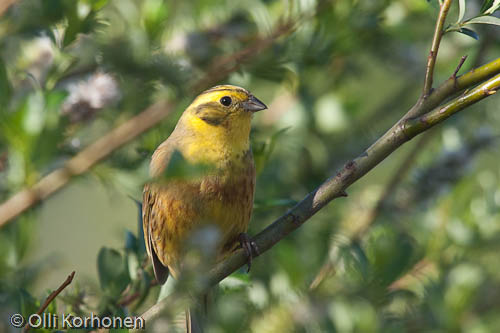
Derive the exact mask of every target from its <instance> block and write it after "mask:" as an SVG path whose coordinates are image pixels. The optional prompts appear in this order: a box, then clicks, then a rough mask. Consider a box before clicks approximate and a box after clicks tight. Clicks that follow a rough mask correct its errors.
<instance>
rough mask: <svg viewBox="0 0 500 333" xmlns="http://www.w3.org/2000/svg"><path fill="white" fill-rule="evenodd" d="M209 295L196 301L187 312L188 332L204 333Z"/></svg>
mask: <svg viewBox="0 0 500 333" xmlns="http://www.w3.org/2000/svg"><path fill="white" fill-rule="evenodd" d="M208 302H209V293H207V294H205V295H203V296H201V297H200V298H199V299H198V300H196V301H195V302H194V303H193V304H192V305H191V307H190V308H189V309H187V310H186V332H188V333H203V327H204V326H205V322H206V319H207V313H208Z"/></svg>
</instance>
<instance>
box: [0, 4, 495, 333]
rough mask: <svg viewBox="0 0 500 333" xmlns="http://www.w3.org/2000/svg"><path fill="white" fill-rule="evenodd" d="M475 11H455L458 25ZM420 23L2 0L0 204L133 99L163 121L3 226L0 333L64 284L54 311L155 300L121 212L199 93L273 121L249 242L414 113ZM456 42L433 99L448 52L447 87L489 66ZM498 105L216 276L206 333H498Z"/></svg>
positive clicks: (422, 10) (374, 12)
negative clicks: (248, 102) (216, 93)
mask: <svg viewBox="0 0 500 333" xmlns="http://www.w3.org/2000/svg"><path fill="white" fill-rule="evenodd" d="M457 3H458V1H457V2H456V3H455V4H454V5H453V6H452V9H451V11H450V14H449V21H450V22H452V23H453V22H455V21H456V18H457V16H458V12H459V10H458V4H457ZM492 4H493V1H473V0H469V1H467V2H466V11H465V18H470V17H474V16H478V15H481V13H484V12H485V10H487V9H488V8H489V6H491V5H492ZM9 5H10V6H9ZM438 11H439V4H438V2H437V1H434V0H433V1H425V0H394V1H391V0H377V1H374V0H356V1H351V0H337V1H334V0H330V1H329V0H245V1H229V0H199V1H194V0H193V1H162V0H71V1H69V0H67V1H66V0H29V1H28V0H25V1H4V2H2V4H1V5H0V200H1V201H5V200H7V199H8V198H9V197H11V196H12V195H14V194H15V193H16V192H18V191H20V190H21V189H23V188H26V187H29V186H32V185H33V184H35V183H36V182H37V181H38V180H39V179H40V178H42V177H43V176H45V175H47V174H48V173H50V172H51V171H53V170H56V169H57V168H59V167H61V166H63V165H64V162H65V161H67V160H68V159H70V158H71V157H73V156H75V155H76V154H77V153H78V152H79V151H81V150H82V149H83V148H84V147H86V146H88V145H89V144H91V143H92V142H95V141H96V140H99V139H100V138H101V137H103V136H104V135H105V134H107V133H109V132H110V131H111V130H112V129H113V128H115V127H117V126H118V125H120V124H123V123H125V122H126V121H127V120H128V119H130V118H131V117H133V116H134V115H137V114H139V113H140V112H142V111H143V110H145V109H146V108H147V107H148V106H150V105H152V104H155V103H158V102H160V101H168V105H169V107H170V110H171V112H170V113H169V114H168V115H167V116H166V117H165V118H164V120H162V121H161V122H159V123H157V124H156V125H155V126H154V127H153V128H152V129H151V130H148V131H146V132H144V133H143V134H142V135H140V136H139V137H137V138H134V140H132V141H131V142H129V143H128V144H126V145H124V146H122V147H120V148H119V149H116V150H115V151H113V152H112V154H110V155H109V156H106V158H105V159H104V160H103V161H102V162H100V163H98V164H96V165H93V166H92V168H91V169H90V170H89V172H86V173H84V174H83V175H81V176H78V177H75V178H72V179H71V180H70V181H69V182H68V183H67V184H65V186H63V188H62V189H61V190H60V191H58V192H57V193H56V194H55V195H53V196H50V197H49V198H48V199H46V200H43V201H42V202H41V203H40V204H38V205H37V206H36V207H34V208H33V209H30V210H29V211H28V212H26V213H24V214H22V215H21V216H19V217H17V218H16V219H14V220H13V221H11V222H10V223H8V224H6V225H4V226H2V227H1V228H0V331H9V330H12V327H11V326H10V325H9V324H8V319H9V316H10V315H11V314H12V313H15V312H19V311H21V312H22V313H24V314H29V313H34V312H36V310H37V309H38V307H39V306H40V304H41V303H43V301H44V299H45V297H46V296H47V295H48V292H49V291H50V290H54V289H56V288H57V287H58V286H59V285H60V283H61V282H62V281H63V280H64V279H65V278H66V276H67V275H68V274H69V273H70V272H71V271H73V270H75V271H76V277H75V281H73V283H72V284H71V285H70V286H69V287H68V288H67V289H66V290H65V291H64V292H63V294H62V295H61V296H59V297H58V298H57V302H56V304H54V305H52V308H51V310H52V311H53V312H58V313H63V312H69V311H73V312H74V313H79V314H86V313H87V314H88V313H90V312H94V313H99V314H110V313H112V314H117V315H124V314H140V313H142V312H143V311H144V310H146V309H148V308H149V307H151V305H152V304H154V302H155V300H156V298H157V297H158V293H159V290H160V288H159V287H158V286H154V283H152V276H151V269H150V267H147V266H144V265H142V263H143V262H144V255H145V254H144V247H143V241H142V235H141V231H140V229H141V228H139V227H138V226H139V225H140V223H141V222H140V220H139V219H138V215H139V210H140V209H139V207H138V202H137V201H140V200H141V193H142V186H143V184H144V182H145V181H146V180H147V177H148V175H147V167H148V163H149V158H150V156H151V154H152V152H153V150H154V149H155V148H156V146H157V145H159V144H160V143H161V142H162V141H163V140H164V139H165V138H167V137H168V135H169V134H170V132H171V131H172V129H173V127H174V126H175V124H176V122H177V119H178V118H179V116H180V114H181V113H182V111H183V110H184V108H185V107H186V106H187V105H188V104H189V103H190V102H191V101H192V99H193V98H194V97H195V96H196V95H197V94H199V93H200V92H201V91H203V90H204V89H207V88H209V87H211V86H213V85H215V84H220V83H229V84H235V85H239V86H242V87H245V88H247V89H248V90H250V91H251V92H252V93H253V94H254V95H255V96H258V98H259V99H260V100H262V101H264V102H265V103H266V104H267V105H268V107H269V109H268V110H266V111H264V112H260V113H258V114H256V116H255V119H254V122H253V125H254V128H253V131H252V145H253V151H254V155H255V157H256V163H257V168H258V178H257V188H256V200H255V207H254V214H253V218H252V222H251V225H250V230H249V232H250V234H256V233H257V232H259V231H261V230H262V229H263V228H264V227H265V226H267V225H269V224H270V223H271V222H272V221H273V220H274V219H275V218H276V217H278V216H280V215H281V214H283V213H284V212H286V210H287V209H288V208H290V207H292V206H293V204H294V203H296V202H297V201H299V200H301V199H302V198H303V197H304V196H305V195H306V194H307V193H308V192H310V191H311V190H313V189H314V188H315V187H317V186H318V185H319V184H320V183H321V182H322V181H323V180H325V179H326V178H328V177H329V176H331V175H332V174H334V172H335V170H336V169H337V168H339V167H340V166H342V165H343V164H344V163H345V162H346V161H347V160H349V159H352V158H354V157H356V156H357V155H359V154H360V153H361V152H362V151H363V150H364V149H365V148H367V147H368V146H369V145H370V144H371V143H372V142H373V141H375V140H376V139H377V138H378V137H379V136H380V135H381V134H383V133H384V132H385V131H386V130H387V129H388V128H389V127H390V126H391V125H392V124H393V123H394V122H396V121H397V120H398V119H399V118H400V117H401V116H402V115H403V114H404V113H406V111H407V110H408V109H409V108H410V107H411V106H412V105H413V104H414V103H415V101H416V100H417V98H418V97H419V95H420V93H421V89H422V85H423V79H424V73H425V64H426V60H427V54H428V51H429V48H430V43H431V39H432V34H433V31H434V24H435V19H436V17H437V13H438ZM472 28H473V29H474V31H475V33H477V36H476V35H474V33H470V32H469V33H467V35H466V34H459V33H456V32H453V33H448V34H446V35H445V36H444V39H443V42H442V45H441V49H440V52H439V56H438V62H437V68H436V74H435V80H434V82H435V83H436V84H439V83H440V82H443V81H444V80H446V79H447V78H448V77H450V75H451V74H452V73H453V71H454V69H455V68H456V66H457V64H458V62H459V60H460V58H461V56H462V55H468V59H467V61H466V62H465V65H464V67H463V69H462V70H461V73H463V72H464V71H466V70H468V69H471V68H473V67H475V66H478V65H481V64H484V63H486V62H488V61H491V60H494V59H496V58H498V57H500V43H499V42H500V34H499V30H498V27H497V28H495V27H494V26H488V25H475V26H474V27H472ZM495 29H496V30H495ZM471 35H472V38H471ZM473 37H478V40H476V39H475V38H473ZM499 101H500V99H499V97H498V96H493V97H492V98H489V99H487V100H485V101H483V102H481V103H479V104H477V105H474V106H472V107H470V108H469V109H467V110H466V111H464V112H462V113H460V114H459V115H457V116H454V117H453V118H451V119H449V120H447V121H446V122H445V123H444V124H442V125H439V126H437V127H436V128H434V129H432V130H431V131H429V132H426V133H425V134H423V135H422V136H419V137H417V138H415V139H413V140H412V141H411V142H409V143H408V144H406V145H404V146H403V147H402V148H400V149H399V150H398V151H396V152H395V153H394V154H392V155H391V156H390V157H389V158H387V159H386V160H385V161H384V162H383V163H381V164H380V165H379V166H377V167H376V168H375V169H374V170H373V171H372V172H371V173H369V174H368V175H367V176H366V177H364V178H363V179H361V180H360V181H358V182H357V183H356V184H354V185H353V186H352V187H351V188H349V190H348V193H349V197H348V198H342V199H339V200H336V201H335V202H334V203H332V204H330V205H328V206H327V207H325V208H324V209H323V210H321V211H320V212H319V213H318V214H317V215H315V216H314V217H313V218H311V220H310V221H309V222H308V223H306V224H305V225H304V226H303V227H302V228H300V229H299V230H297V231H296V232H295V233H293V234H291V235H289V236H288V237H287V238H286V239H284V240H283V241H281V242H280V243H279V244H278V245H277V246H275V247H274V248H273V249H271V250H270V251H268V252H266V253H265V254H264V255H262V256H261V257H259V258H258V259H257V260H255V262H254V264H253V266H252V271H251V273H250V274H249V275H246V274H243V273H242V272H238V273H235V274H234V275H233V276H232V277H230V278H228V279H226V280H225V282H223V283H222V285H221V287H220V291H219V295H218V298H217V302H216V304H215V305H214V308H213V315H212V316H211V319H210V323H209V331H210V332H236V331H252V332H289V331H299V332H302V331H304V332H375V331H380V332H401V331H408V332H422V331H435V332H441V331H453V332H457V331H462V332H498V331H500V317H499V316H498V313H499V311H500V265H499V262H500V258H499V256H498V251H499V247H500V168H499V146H498V138H499V134H500V132H499V128H500V112H499V108H498V105H499ZM152 284H153V285H152ZM134 295H135V298H132V299H129V298H127V297H130V296H134Z"/></svg>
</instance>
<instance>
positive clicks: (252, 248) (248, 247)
mask: <svg viewBox="0 0 500 333" xmlns="http://www.w3.org/2000/svg"><path fill="white" fill-rule="evenodd" d="M238 240H239V242H240V246H241V248H242V249H243V250H244V251H245V253H246V255H247V258H248V261H247V265H248V269H247V273H248V272H250V268H251V267H252V259H253V257H254V254H255V256H258V255H260V252H259V248H258V246H257V243H255V242H254V241H253V240H251V239H250V237H249V236H248V234H247V233H245V232H243V233H241V234H240V235H239V236H238Z"/></svg>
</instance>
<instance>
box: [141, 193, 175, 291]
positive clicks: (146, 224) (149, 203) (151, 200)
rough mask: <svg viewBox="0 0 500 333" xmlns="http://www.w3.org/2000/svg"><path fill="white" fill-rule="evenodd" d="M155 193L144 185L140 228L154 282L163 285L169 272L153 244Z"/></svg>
mask: <svg viewBox="0 0 500 333" xmlns="http://www.w3.org/2000/svg"><path fill="white" fill-rule="evenodd" d="M157 195H158V193H157V191H156V190H155V188H154V185H151V184H146V185H145V186H144V192H143V202H142V227H143V229H144V242H145V244H146V250H147V252H148V255H149V257H150V258H151V262H152V263H153V270H154V273H155V277H156V280H157V281H158V282H159V283H160V284H164V283H165V281H167V278H168V275H169V270H168V267H166V266H165V265H163V264H162V262H161V261H160V259H159V258H158V254H157V249H156V248H155V244H156V243H155V242H154V241H153V239H152V237H153V234H154V232H153V228H158V227H159V226H158V225H157V223H158V221H157V220H155V219H157V218H158V214H157V213H156V212H155V207H156V206H157V205H156V204H155V203H156V199H157Z"/></svg>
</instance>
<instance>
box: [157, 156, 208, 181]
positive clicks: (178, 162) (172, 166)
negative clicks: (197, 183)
mask: <svg viewBox="0 0 500 333" xmlns="http://www.w3.org/2000/svg"><path fill="white" fill-rule="evenodd" d="M211 169H212V168H211V167H210V166H209V165H208V164H203V163H196V164H193V163H190V162H189V161H187V160H186V159H185V158H184V156H182V154H181V152H179V151H178V150H176V151H174V152H173V153H172V156H171V157H170V161H169V162H168V166H167V169H166V170H165V172H164V174H163V177H164V178H165V179H172V178H173V179H193V178H196V177H199V176H202V175H204V174H206V173H208V172H209V171H210V170H211Z"/></svg>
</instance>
